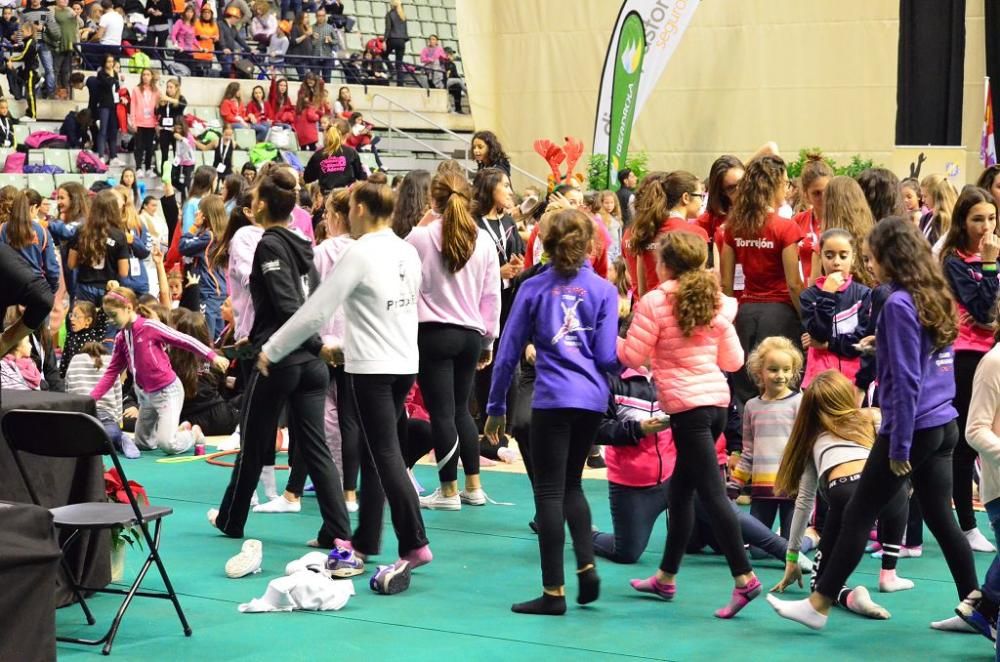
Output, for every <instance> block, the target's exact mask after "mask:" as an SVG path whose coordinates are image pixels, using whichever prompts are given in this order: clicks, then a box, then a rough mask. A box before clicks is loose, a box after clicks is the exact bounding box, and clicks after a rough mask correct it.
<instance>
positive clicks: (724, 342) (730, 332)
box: [618, 280, 743, 414]
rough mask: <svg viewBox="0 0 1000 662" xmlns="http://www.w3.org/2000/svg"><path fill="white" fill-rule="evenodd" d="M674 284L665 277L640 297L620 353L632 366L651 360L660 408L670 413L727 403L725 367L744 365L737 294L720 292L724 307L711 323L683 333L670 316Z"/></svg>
mask: <svg viewBox="0 0 1000 662" xmlns="http://www.w3.org/2000/svg"><path fill="white" fill-rule="evenodd" d="M676 290H677V281H676V280H668V281H666V282H663V283H660V286H659V287H657V288H656V289H655V290H651V291H649V292H647V293H646V295H645V296H643V297H642V300H640V301H639V303H638V305H637V306H636V309H635V315H634V317H633V319H632V327H631V328H630V329H629V332H628V337H627V338H625V339H624V340H623V339H619V340H618V359H619V360H620V361H621V362H622V364H623V365H626V366H628V367H630V368H636V369H638V368H639V367H640V366H641V365H643V364H644V363H645V362H646V361H647V360H651V365H652V369H653V381H655V382H656V389H657V392H658V394H659V399H660V408H661V409H662V410H663V411H664V412H666V413H668V414H677V413H680V412H684V411H688V410H690V409H694V408H696V407H727V406H729V384H728V383H727V382H726V376H725V374H724V372H735V371H736V370H740V369H741V368H742V367H743V348H742V347H741V346H740V340H739V338H738V337H737V335H736V330H735V329H734V328H733V323H732V321H733V318H734V317H736V300H735V299H732V298H730V297H727V296H723V295H721V294H720V295H719V296H720V297H721V299H722V309H721V310H720V311H719V313H718V314H717V315H716V316H715V319H714V320H712V323H711V324H710V325H709V326H707V327H700V328H698V329H695V331H694V333H692V334H691V336H689V337H685V336H684V334H683V333H682V332H681V328H680V326H679V325H678V323H677V319H676V317H674V305H673V300H674V292H675V291H676Z"/></svg>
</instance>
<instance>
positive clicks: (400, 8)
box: [389, 0, 406, 21]
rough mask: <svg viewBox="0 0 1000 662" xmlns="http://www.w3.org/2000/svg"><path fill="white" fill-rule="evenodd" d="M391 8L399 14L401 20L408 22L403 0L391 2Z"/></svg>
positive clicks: (392, 0)
mask: <svg viewBox="0 0 1000 662" xmlns="http://www.w3.org/2000/svg"><path fill="white" fill-rule="evenodd" d="M389 6H390V7H391V8H392V9H395V10H396V13H397V14H399V17H400V18H401V19H403V20H404V21H405V20H406V12H404V11H403V3H402V0H391V2H389Z"/></svg>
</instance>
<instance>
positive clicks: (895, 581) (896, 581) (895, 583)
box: [878, 570, 914, 593]
mask: <svg viewBox="0 0 1000 662" xmlns="http://www.w3.org/2000/svg"><path fill="white" fill-rule="evenodd" d="M913 586H914V584H913V582H912V581H911V580H909V579H906V578H905V577H900V576H899V575H897V574H896V571H895V570H882V571H881V572H879V574H878V590H879V591H880V592H882V593H895V592H896V591H908V590H910V589H911V588H913Z"/></svg>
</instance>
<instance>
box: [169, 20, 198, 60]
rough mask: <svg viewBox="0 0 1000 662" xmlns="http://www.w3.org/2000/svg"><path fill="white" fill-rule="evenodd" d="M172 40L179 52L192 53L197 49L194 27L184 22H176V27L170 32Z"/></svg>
mask: <svg viewBox="0 0 1000 662" xmlns="http://www.w3.org/2000/svg"><path fill="white" fill-rule="evenodd" d="M170 39H171V40H172V41H173V42H174V46H176V47H177V48H178V50H182V51H187V52H188V53H190V52H192V51H194V50H195V48H197V42H196V41H195V38H194V26H193V25H188V24H187V23H185V22H184V21H174V27H173V29H171V30H170Z"/></svg>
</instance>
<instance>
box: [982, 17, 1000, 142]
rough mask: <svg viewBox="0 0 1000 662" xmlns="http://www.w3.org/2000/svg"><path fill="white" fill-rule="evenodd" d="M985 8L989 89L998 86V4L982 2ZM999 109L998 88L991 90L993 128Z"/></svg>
mask: <svg viewBox="0 0 1000 662" xmlns="http://www.w3.org/2000/svg"><path fill="white" fill-rule="evenodd" d="M983 5H984V6H985V7H986V33H985V34H986V75H987V76H989V77H990V87H991V88H994V87H997V86H998V85H1000V3H998V2H997V1H996V0H983ZM998 108H1000V88H998V89H996V90H993V126H994V127H996V125H997V109H998Z"/></svg>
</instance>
